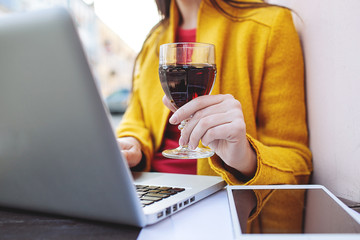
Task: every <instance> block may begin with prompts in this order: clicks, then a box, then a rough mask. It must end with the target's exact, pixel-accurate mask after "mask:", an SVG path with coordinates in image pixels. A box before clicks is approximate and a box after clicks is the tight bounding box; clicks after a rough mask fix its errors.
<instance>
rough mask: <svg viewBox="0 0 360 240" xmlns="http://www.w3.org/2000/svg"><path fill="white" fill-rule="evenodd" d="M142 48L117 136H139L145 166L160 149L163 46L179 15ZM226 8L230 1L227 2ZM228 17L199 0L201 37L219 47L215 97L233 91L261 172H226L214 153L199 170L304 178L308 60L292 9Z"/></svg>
mask: <svg viewBox="0 0 360 240" xmlns="http://www.w3.org/2000/svg"><path fill="white" fill-rule="evenodd" d="M174 2H175V1H172V4H171V11H170V19H169V21H168V22H167V23H165V24H163V25H160V26H158V27H157V28H156V29H155V30H154V32H153V33H152V34H151V35H150V36H149V38H148V39H147V40H146V42H145V43H144V46H143V50H142V51H141V53H140V55H139V57H138V60H137V63H136V69H135V75H134V82H133V94H132V97H131V101H130V103H129V107H128V109H127V111H126V113H125V115H124V117H123V120H122V122H121V124H120V126H119V127H118V129H117V136H118V137H124V136H133V137H135V138H137V139H138V140H139V141H140V143H141V145H142V150H143V153H144V155H145V156H146V162H147V164H146V167H145V169H144V170H145V171H149V170H150V161H151V159H152V156H153V154H154V152H155V151H156V150H158V149H159V147H160V145H161V142H162V138H163V135H164V130H165V126H166V124H167V119H168V115H169V110H168V109H167V108H166V107H165V106H164V105H163V103H162V97H163V96H164V93H163V90H162V88H161V85H160V80H159V76H158V67H159V64H158V61H159V46H160V45H161V44H164V43H169V42H174V39H175V29H176V27H177V26H178V22H179V12H178V9H177V6H176V4H175V3H174ZM223 7H224V8H225V9H228V7H227V6H225V5H224V6H223ZM228 10H229V11H230V12H231V13H232V14H233V15H236V16H238V17H240V18H236V19H230V18H229V17H226V16H224V15H223V14H221V13H220V12H219V11H218V10H216V9H215V8H214V7H212V5H211V3H210V1H209V0H203V1H202V2H201V6H200V10H199V14H198V23H197V34H196V41H197V42H206V43H212V44H214V45H215V48H216V65H217V78H216V82H215V85H214V88H213V91H212V93H211V94H219V93H223V94H225V93H229V94H232V95H233V96H234V97H235V98H236V99H237V100H239V101H240V102H241V104H242V109H243V113H244V118H245V123H246V129H247V138H248V140H249V142H250V144H251V145H252V147H253V148H254V150H255V151H256V154H257V171H256V174H255V176H254V177H253V178H252V179H250V180H249V181H247V182H243V181H241V179H238V178H236V176H234V175H233V174H232V173H230V172H228V171H226V170H225V169H224V165H223V162H222V160H221V159H220V158H219V157H217V156H213V157H211V158H209V159H199V160H198V164H197V173H198V174H203V175H214V174H218V175H221V176H222V177H223V178H224V179H225V180H226V181H227V182H228V183H229V184H283V183H288V184H296V183H306V182H308V180H309V176H310V174H311V171H312V163H311V153H310V150H309V148H308V133H307V124H306V109H305V96H304V65H303V58H302V52H301V47H300V42H299V38H298V35H297V32H296V30H295V28H294V25H293V22H292V16H291V13H290V11H288V10H286V9H283V8H277V7H267V8H260V9H248V10H236V9H232V8H231V9H228Z"/></svg>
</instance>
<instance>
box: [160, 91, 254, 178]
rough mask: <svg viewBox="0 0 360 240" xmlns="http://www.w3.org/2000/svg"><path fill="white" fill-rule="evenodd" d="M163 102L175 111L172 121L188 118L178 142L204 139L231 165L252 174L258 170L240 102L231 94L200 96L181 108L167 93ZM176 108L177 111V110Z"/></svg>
mask: <svg viewBox="0 0 360 240" xmlns="http://www.w3.org/2000/svg"><path fill="white" fill-rule="evenodd" d="M163 102H164V104H165V105H166V106H167V107H168V108H169V109H170V110H172V111H174V114H173V115H172V117H171V118H170V120H169V121H170V123H171V124H179V123H181V121H183V120H186V119H188V122H187V123H186V125H185V127H184V128H183V129H182V131H181V137H180V140H179V144H180V145H182V146H184V145H188V147H189V148H190V149H195V148H196V147H197V145H198V143H199V141H200V140H201V142H202V144H203V145H204V146H209V147H210V148H211V149H213V150H214V151H215V153H216V154H217V155H218V156H219V157H220V158H221V159H222V160H223V161H224V162H225V163H226V164H227V165H228V166H230V167H232V168H234V169H236V170H238V171H240V172H241V173H242V174H243V175H245V176H247V177H252V176H253V175H254V174H255V171H256V154H255V152H254V150H253V149H252V148H251V146H250V144H249V142H248V140H247V138H246V125H245V121H244V115H243V111H242V107H241V104H240V102H239V101H238V100H236V99H235V98H234V97H233V96H232V95H230V94H226V95H223V94H219V95H205V96H200V97H197V98H195V99H193V100H191V101H190V102H188V103H187V104H185V105H184V106H182V107H181V108H179V109H178V110H176V109H174V107H173V106H172V105H171V103H170V100H169V99H168V98H167V97H166V96H164V98H163ZM175 110H176V111H175Z"/></svg>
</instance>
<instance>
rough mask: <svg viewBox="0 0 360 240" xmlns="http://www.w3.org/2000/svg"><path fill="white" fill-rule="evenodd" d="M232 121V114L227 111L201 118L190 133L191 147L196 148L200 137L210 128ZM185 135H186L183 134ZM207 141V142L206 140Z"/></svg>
mask: <svg viewBox="0 0 360 240" xmlns="http://www.w3.org/2000/svg"><path fill="white" fill-rule="evenodd" d="M231 121H232V116H231V115H230V114H227V113H221V114H215V115H210V116H208V117H204V118H202V119H200V120H199V122H198V123H197V124H196V126H195V127H194V129H193V130H192V132H191V133H190V135H189V137H188V138H189V141H188V142H189V143H188V145H189V148H190V149H194V148H196V146H197V145H198V144H199V141H200V139H202V138H203V136H204V135H205V134H206V132H207V131H209V130H210V129H212V128H214V127H217V126H220V125H224V124H228V123H230V122H231ZM183 137H185V135H184V136H183ZM203 143H204V142H203ZM206 143H207V142H206Z"/></svg>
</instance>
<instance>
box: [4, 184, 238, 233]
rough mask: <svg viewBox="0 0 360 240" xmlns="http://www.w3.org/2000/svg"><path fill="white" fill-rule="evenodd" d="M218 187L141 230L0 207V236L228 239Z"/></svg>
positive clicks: (222, 196) (228, 228)
mask: <svg viewBox="0 0 360 240" xmlns="http://www.w3.org/2000/svg"><path fill="white" fill-rule="evenodd" d="M231 238H232V229H231V221H230V211H229V208H228V204H227V195H226V191H225V190H222V191H220V192H218V193H215V194H213V195H212V196H210V197H208V198H206V199H203V200H201V201H200V202H198V203H195V204H194V205H191V206H189V207H188V208H186V209H183V210H182V211H180V212H178V213H176V214H174V215H172V216H170V217H169V218H167V219H165V220H163V221H161V222H159V223H157V224H154V225H151V226H147V227H145V228H143V229H141V228H136V227H131V226H125V225H119V224H109V223H101V222H94V221H87V220H82V219H73V218H68V217H59V216H54V215H48V214H41V213H34V212H29V211H22V210H16V209H8V208H0V239H10V240H12V239H16V240H18V239H20V240H21V239H49V240H51V239H79V240H82V239H120V240H121V239H130V240H131V239H146V240H148V239H156V240H161V239H231Z"/></svg>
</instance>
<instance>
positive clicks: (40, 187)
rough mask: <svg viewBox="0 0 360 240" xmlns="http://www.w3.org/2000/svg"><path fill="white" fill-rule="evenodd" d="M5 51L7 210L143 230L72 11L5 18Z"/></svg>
mask: <svg viewBox="0 0 360 240" xmlns="http://www.w3.org/2000/svg"><path fill="white" fill-rule="evenodd" d="M0 53H1V54H0V193H1V194H0V205H2V206H9V207H16V208H24V209H31V210H39V211H47V212H52V213H61V214H65V215H70V216H79V217H86V218H93V219H98V220H105V221H112V222H118V223H126V224H131V225H137V226H143V225H144V224H145V220H144V215H143V211H142V209H141V207H140V203H139V201H138V200H137V195H136V193H135V190H134V188H133V184H132V178H131V173H130V171H129V169H128V167H127V164H126V162H125V161H123V159H122V156H121V153H120V151H119V149H118V146H117V144H116V141H115V136H114V133H113V130H112V128H111V125H110V122H109V119H108V114H107V112H106V110H105V109H104V106H103V102H102V100H101V97H100V95H99V92H98V89H97V87H96V85H95V82H94V80H93V77H92V75H91V71H90V69H89V66H88V63H87V60H86V57H85V55H84V52H83V49H82V45H81V43H80V41H79V38H78V35H77V32H76V29H75V27H74V26H73V22H72V19H71V17H70V15H69V14H68V13H67V11H66V10H64V9H52V10H43V11H37V12H32V13H26V14H18V15H13V16H9V17H4V18H1V19H0ZM79 189H81V191H79Z"/></svg>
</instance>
